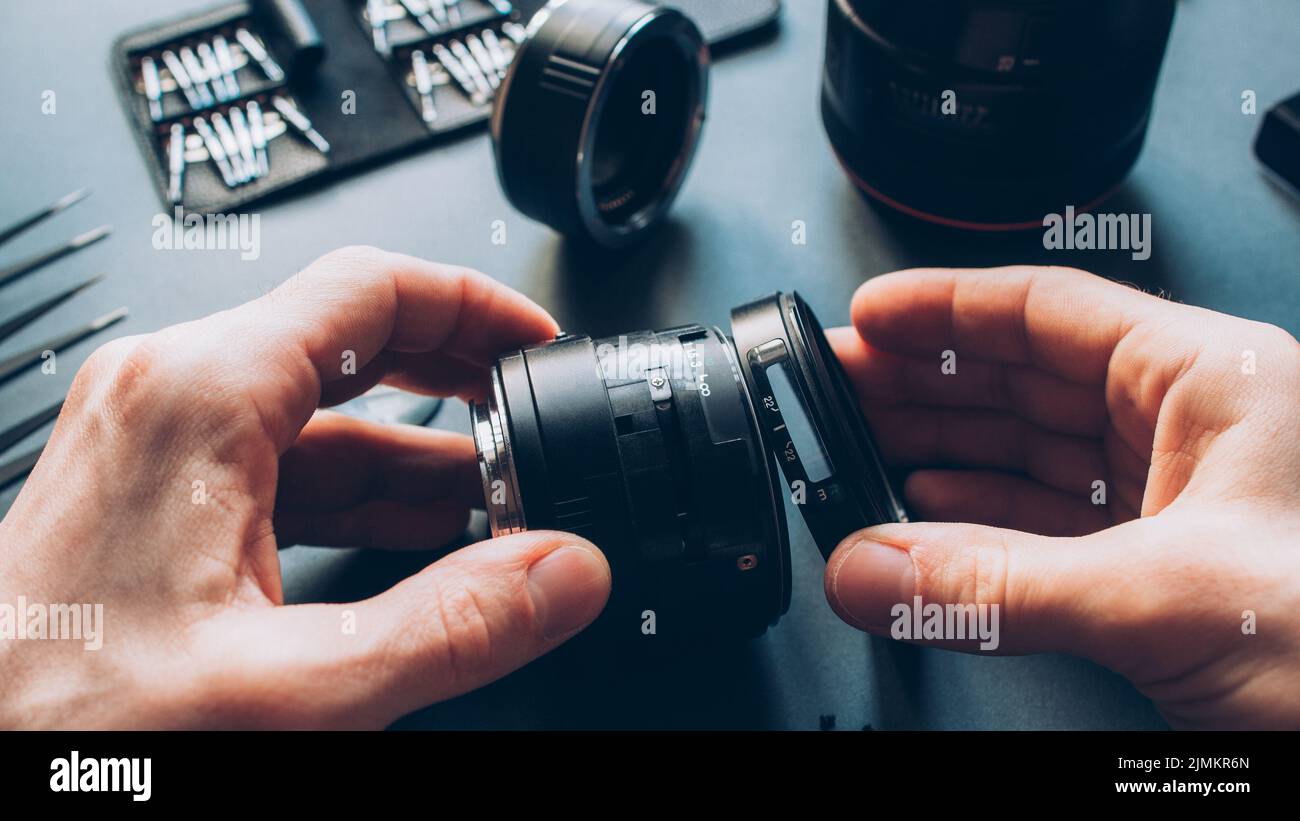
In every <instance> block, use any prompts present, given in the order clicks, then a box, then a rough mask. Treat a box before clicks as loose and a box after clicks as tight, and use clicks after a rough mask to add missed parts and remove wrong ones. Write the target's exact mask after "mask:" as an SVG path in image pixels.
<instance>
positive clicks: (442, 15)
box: [429, 0, 451, 26]
mask: <svg viewBox="0 0 1300 821" xmlns="http://www.w3.org/2000/svg"><path fill="white" fill-rule="evenodd" d="M429 13H430V14H432V15H433V19H434V20H436V21H437V22H438V24H439V25H442V26H445V25H447V24H448V23H449V22H451V18H449V17H448V16H447V3H446V0H429Z"/></svg>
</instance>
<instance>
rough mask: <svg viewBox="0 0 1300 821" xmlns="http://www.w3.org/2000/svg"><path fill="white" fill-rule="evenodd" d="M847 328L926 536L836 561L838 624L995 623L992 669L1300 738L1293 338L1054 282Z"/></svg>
mask: <svg viewBox="0 0 1300 821" xmlns="http://www.w3.org/2000/svg"><path fill="white" fill-rule="evenodd" d="M852 316H853V324H854V326H855V329H856V330H855V329H853V328H838V329H834V330H833V332H832V334H831V335H832V341H833V344H834V346H835V349H836V351H837V353H838V355H839V357H840V359H841V361H842V362H843V363H844V364H845V367H846V369H847V370H848V372H849V374H850V376H851V378H852V380H853V382H854V384H855V386H856V388H857V391H858V394H859V397H860V399H861V401H862V404H863V408H864V411H865V413H866V416H867V418H868V420H869V422H870V424H871V427H872V429H873V432H874V434H875V436H876V441H877V443H878V445H879V447H880V449H881V451H882V455H883V457H884V458H885V460H886V461H887V462H890V463H893V464H897V465H906V466H908V467H910V468H916V470H915V472H913V473H911V474H910V476H909V477H908V479H907V482H906V485H905V488H904V494H905V496H906V498H907V500H908V502H909V504H910V507H911V510H912V512H913V514H914V515H915V516H917V517H918V518H921V519H926V520H930V522H936V523H930V522H921V523H915V524H905V525H885V526H881V527H875V528H869V529H867V530H864V531H861V532H859V533H857V534H854V535H852V536H850V537H848V538H847V539H845V541H844V542H843V543H841V545H840V546H839V548H838V549H837V550H836V552H835V554H834V555H833V556H832V557H831V559H830V561H829V562H828V563H827V567H826V577H825V584H826V594H827V597H828V599H829V601H830V603H831V605H832V607H833V608H834V609H835V610H836V612H837V613H839V615H840V616H841V617H842V618H843V619H845V620H846V621H847V622H849V623H850V624H853V625H855V626H857V627H859V628H862V629H865V630H868V631H870V632H873V633H880V634H882V635H889V633H890V625H891V621H892V620H893V619H892V617H891V615H890V610H891V608H892V607H893V606H894V605H896V604H898V603H900V602H906V603H908V604H909V605H910V604H911V603H912V599H913V596H921V597H922V600H923V602H925V603H931V602H933V603H938V604H940V605H945V604H958V603H960V604H971V603H974V604H980V603H984V604H996V605H998V607H999V610H1000V627H1001V630H1000V644H1001V646H1000V648H999V649H998V652H1002V653H1030V652H1042V651H1061V652H1068V653H1074V654H1077V655H1081V656H1085V657H1087V658H1091V659H1093V660H1095V661H1097V662H1100V663H1101V664H1104V665H1106V666H1107V667H1110V668H1111V669H1113V670H1115V671H1117V672H1119V673H1120V674H1122V675H1124V676H1126V677H1127V678H1129V679H1130V680H1131V681H1132V682H1133V683H1134V684H1135V685H1136V686H1137V687H1138V688H1139V689H1140V690H1141V691H1142V692H1143V693H1144V694H1146V695H1147V696H1148V697H1150V698H1151V699H1152V700H1153V701H1154V702H1155V704H1156V706H1157V707H1158V708H1159V709H1160V711H1161V712H1162V714H1163V715H1164V716H1165V717H1166V718H1167V719H1168V720H1169V721H1170V723H1171V724H1173V725H1174V726H1179V727H1256V728H1277V727H1300V618H1297V614H1300V412H1298V411H1297V408H1298V407H1300V346H1298V345H1297V343H1296V340H1295V339H1294V338H1292V337H1291V336H1290V335H1289V334H1287V333H1286V332H1284V331H1282V330H1281V329H1279V328H1276V327H1274V326H1270V325H1265V324H1262V323H1258V322H1250V321H1247V320H1244V319H1238V318H1236V317H1231V316H1227V315H1224V314H1219V313H1215V312H1213V311H1208V310H1204V309H1201V308H1194V307H1191V306H1187V305H1179V304H1175V303H1171V302H1167V301H1165V300H1162V299H1158V298H1156V297H1153V296H1149V295H1147V294H1143V293H1140V292H1138V291H1136V290H1133V289H1131V288H1128V287H1125V286H1123V285H1118V284H1115V283H1112V282H1108V281H1106V280H1104V279H1101V278H1099V277H1095V276H1093V275H1091V274H1087V273H1084V272H1080V271H1073V270H1064V269H1055V268H1030V267H1012V268H1000V269H990V270H979V271H947V270H915V271H903V272H898V273H894V274H888V275H886V276H882V277H878V278H875V279H872V280H870V281H869V282H867V283H865V284H864V285H862V286H861V287H860V288H859V289H858V292H857V294H856V295H855V297H854V300H853V308H852ZM945 351H951V352H953V353H954V354H955V364H956V372H955V373H951V374H945V373H943V372H942V370H941V364H942V362H943V361H944V354H943V352H945ZM934 466H943V467H941V468H935V467H934ZM950 468H959V469H950ZM1097 481H1101V482H1104V483H1105V485H1104V491H1105V497H1104V498H1105V503H1104V504H1095V503H1094V501H1093V500H1094V498H1095V496H1096V493H1097V489H1098V487H1099V486H1095V485H1094V482H1097ZM937 522H970V523H973V524H939V523H937ZM940 643H941V644H944V645H945V646H950V647H953V648H955V649H965V650H972V649H974V645H973V644H972V643H971V642H969V641H968V642H940Z"/></svg>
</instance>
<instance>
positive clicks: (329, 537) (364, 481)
mask: <svg viewBox="0 0 1300 821" xmlns="http://www.w3.org/2000/svg"><path fill="white" fill-rule="evenodd" d="M480 487H481V485H480V482H479V474H478V462H477V457H476V455H475V452H474V443H473V440H472V439H470V437H468V436H465V435H463V434H459V433H451V432H448V431H440V430H431V429H429V428H422V427H418V426H415V425H383V424H378V423H376V422H368V421H365V420H361V419H354V418H352V417H349V416H345V415H343V414H340V413H333V412H329V411H321V412H318V413H317V414H316V415H315V416H314V417H313V418H312V420H311V422H309V423H308V424H307V426H306V427H305V428H304V429H303V431H302V434H301V435H300V436H299V437H298V441H297V442H295V443H294V445H293V447H291V448H290V449H289V450H288V451H287V452H286V453H285V454H284V456H282V457H281V459H280V484H279V490H278V493H277V496H276V512H275V529H276V537H277V540H278V542H279V544H280V546H281V547H284V546H287V545H290V544H299V543H307V544H318V545H350V546H365V547H381V548H395V549H428V548H433V547H438V546H440V545H442V544H444V543H445V542H446V541H448V540H449V539H451V538H453V537H455V536H456V535H458V534H459V533H460V532H461V531H463V530H464V528H465V521H466V519H467V517H468V516H469V511H470V510H471V509H472V508H474V507H481V506H482V504H483V496H482V491H481V489H480Z"/></svg>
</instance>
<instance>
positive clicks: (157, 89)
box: [140, 56, 163, 123]
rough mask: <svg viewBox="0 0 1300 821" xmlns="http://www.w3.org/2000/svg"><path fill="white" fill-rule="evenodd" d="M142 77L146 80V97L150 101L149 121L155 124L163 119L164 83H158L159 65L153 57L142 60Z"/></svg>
mask: <svg viewBox="0 0 1300 821" xmlns="http://www.w3.org/2000/svg"><path fill="white" fill-rule="evenodd" d="M140 77H141V78H142V79H143V80H144V96H145V97H146V98H147V99H148V100H149V119H151V120H153V121H154V122H155V123H156V122H158V121H159V120H161V119H162V117H163V109H162V83H160V82H158V64H157V63H155V62H154V61H153V58H152V57H147V56H146V57H142V58H141V59H140Z"/></svg>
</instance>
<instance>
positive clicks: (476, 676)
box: [245, 530, 610, 727]
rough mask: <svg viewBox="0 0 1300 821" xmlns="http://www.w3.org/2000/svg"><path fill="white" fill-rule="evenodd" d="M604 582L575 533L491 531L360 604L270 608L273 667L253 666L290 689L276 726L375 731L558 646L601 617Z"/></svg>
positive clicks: (601, 564)
mask: <svg viewBox="0 0 1300 821" xmlns="http://www.w3.org/2000/svg"><path fill="white" fill-rule="evenodd" d="M609 589H610V570H609V564H608V562H606V560H605V557H604V555H603V554H602V553H601V552H600V551H599V550H598V549H597V548H596V547H595V546H594V545H592V544H591V543H590V542H588V541H586V540H585V539H582V538H580V537H578V536H575V535H573V534H570V533H559V532H552V531H541V530H539V531H530V532H526V533H517V534H513V535H510V536H504V537H502V538H499V539H489V540H487V541H484V542H479V543H478V544H474V545H470V546H469V547H465V548H462V549H460V550H458V551H456V552H454V553H452V554H450V555H448V556H446V557H445V558H443V559H441V560H439V561H438V562H435V563H434V564H432V565H430V566H429V567H427V568H425V569H424V570H422V571H421V572H419V573H417V574H416V575H414V576H412V577H410V578H408V579H406V580H404V581H402V582H400V583H399V584H397V585H395V586H394V587H392V588H390V589H389V590H386V591H384V592H383V593H381V594H379V595H378V596H375V597H374V598H371V599H367V600H365V601H362V602H356V603H353V604H341V605H294V606H288V607H280V608H276V609H275V611H274V612H273V614H271V615H272V618H273V620H274V621H275V622H276V623H275V624H274V626H273V628H272V630H271V633H272V636H273V637H274V638H273V639H272V641H270V642H267V643H266V645H269V646H273V647H275V648H276V650H275V652H274V653H272V654H271V657H270V658H268V659H267V660H266V661H267V664H266V665H265V667H270V668H272V669H270V670H268V669H265V667H264V668H263V669H262V670H261V671H260V672H262V673H267V674H269V675H270V677H272V678H273V679H275V680H276V682H277V684H278V685H279V687H277V688H276V689H277V690H279V691H280V692H281V693H283V692H284V691H285V689H286V688H287V689H288V690H289V691H290V692H292V693H293V694H294V697H293V698H292V699H291V700H290V701H289V703H288V704H286V703H285V702H284V701H280V702H279V703H277V704H276V705H275V707H274V710H275V712H276V714H277V716H278V720H279V721H280V722H282V723H287V724H290V725H311V726H327V727H329V726H333V727H339V726H343V727H382V726H386V725H387V724H389V723H391V722H392V721H394V720H396V719H397V718H400V717H401V716H403V715H405V714H407V713H409V712H412V711H414V710H417V709H419V708H421V707H425V706H428V705H429V704H433V703H435V702H438V701H443V700H445V699H449V698H452V697H454V696H457V695H460V694H462V693H465V692H468V691H470V690H473V689H475V688H477V687H481V686H483V685H484V684H487V683H489V682H491V681H493V680H495V679H498V678H500V677H501V676H504V675H506V674H507V673H509V672H511V671H513V670H515V669H517V668H519V667H522V666H523V665H525V664H527V663H528V662H530V661H532V660H533V659H535V658H537V657H538V656H540V655H542V654H543V653H546V652H547V651H549V650H551V649H553V648H555V647H556V646H558V645H560V644H562V643H563V642H564V641H565V640H566V639H568V638H570V637H571V636H573V635H574V634H575V633H577V632H579V631H580V630H582V629H583V628H584V627H586V626H587V625H589V624H590V623H591V622H592V621H594V620H595V618H596V617H597V616H598V615H600V612H601V610H603V609H604V607H605V601H606V599H608V597H609ZM349 622H350V623H351V624H350V627H349ZM245 664H247V662H245ZM257 666H258V665H253V667H254V668H256V667H257ZM246 672H247V673H248V674H249V675H248V678H250V679H253V680H254V681H256V680H257V679H258V676H257V675H256V672H255V669H253V670H250V669H248V668H247V667H246ZM265 682H266V680H265V678H262V679H261V687H260V688H258V689H263V690H264V689H265ZM295 707H296V708H297V709H293V708H295Z"/></svg>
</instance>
